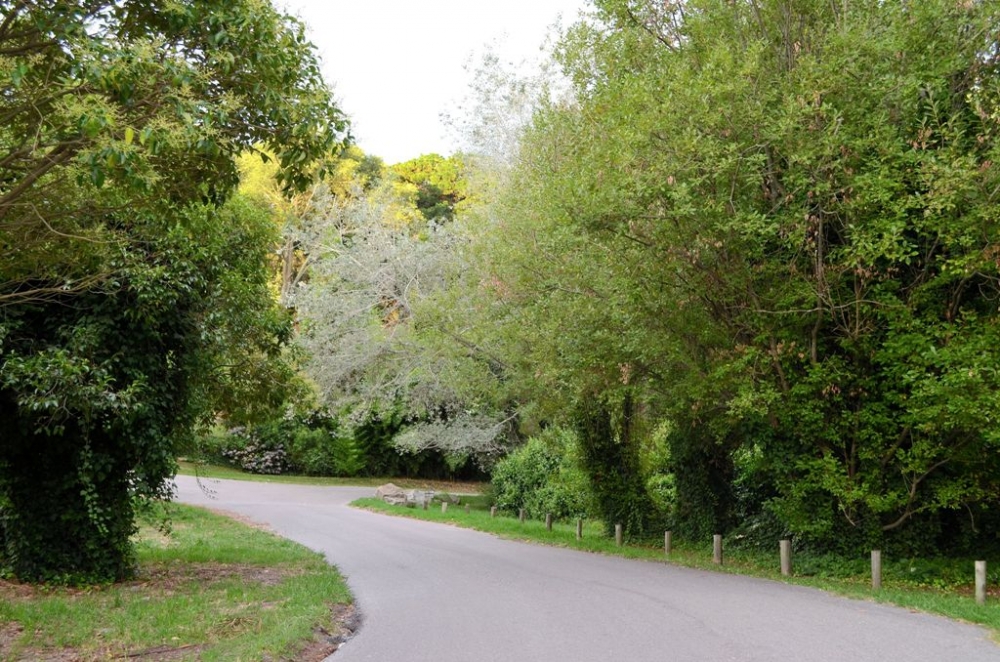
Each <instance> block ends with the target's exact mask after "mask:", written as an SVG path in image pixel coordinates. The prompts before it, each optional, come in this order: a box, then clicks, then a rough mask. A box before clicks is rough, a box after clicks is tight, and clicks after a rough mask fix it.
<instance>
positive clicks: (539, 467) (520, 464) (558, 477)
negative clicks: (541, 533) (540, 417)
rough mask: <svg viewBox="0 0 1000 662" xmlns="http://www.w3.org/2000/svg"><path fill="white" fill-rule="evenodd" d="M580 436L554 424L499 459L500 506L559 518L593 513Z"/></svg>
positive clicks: (496, 484) (496, 483)
mask: <svg viewBox="0 0 1000 662" xmlns="http://www.w3.org/2000/svg"><path fill="white" fill-rule="evenodd" d="M577 462H578V449H577V448H576V438H575V436H574V435H573V433H572V432H571V431H568V430H565V429H562V428H550V429H548V430H546V431H544V432H543V433H541V434H540V435H538V436H535V437H532V438H531V439H529V440H528V442H527V443H526V444H524V445H523V446H521V447H520V448H518V449H516V450H514V451H513V452H512V453H510V454H509V455H508V456H507V457H505V458H504V459H502V460H500V461H499V462H497V464H496V466H495V467H494V468H493V477H492V491H493V495H494V500H495V503H496V505H497V507H498V508H499V509H501V510H503V511H506V512H511V513H515V512H517V511H518V510H520V509H521V508H524V509H525V512H526V514H527V515H528V516H529V517H533V518H542V517H544V516H545V515H546V514H547V513H551V514H552V516H553V517H555V518H557V519H564V518H571V517H585V516H588V515H590V514H591V511H592V508H591V495H590V491H589V489H588V486H587V478H586V476H585V475H584V474H583V472H582V471H581V470H580V469H579V466H578V464H577Z"/></svg>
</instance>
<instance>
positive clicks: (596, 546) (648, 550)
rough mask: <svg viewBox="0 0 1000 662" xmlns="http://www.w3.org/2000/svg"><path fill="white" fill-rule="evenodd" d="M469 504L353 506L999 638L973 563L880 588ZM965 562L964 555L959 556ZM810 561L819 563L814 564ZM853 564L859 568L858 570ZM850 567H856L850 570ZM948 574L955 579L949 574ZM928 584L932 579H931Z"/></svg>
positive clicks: (863, 577) (994, 601)
mask: <svg viewBox="0 0 1000 662" xmlns="http://www.w3.org/2000/svg"><path fill="white" fill-rule="evenodd" d="M469 503H470V506H471V509H470V512H469V513H466V512H465V508H464V504H463V505H459V506H449V507H448V511H447V512H446V513H442V512H441V508H440V506H438V505H437V504H434V505H433V506H431V507H430V508H429V509H428V510H423V509H420V508H407V507H403V506H391V505H388V504H386V503H384V502H383V501H381V500H379V499H374V498H372V499H359V500H357V501H355V502H354V503H353V504H352V505H355V506H357V507H360V508H365V509H367V510H373V511H376V512H382V513H386V514H390V515H396V516H404V517H410V518H414V519H421V520H426V521H434V522H447V523H450V524H454V525H456V526H462V527H466V528H471V529H476V530H479V531H485V532H488V533H493V534H496V535H499V536H502V537H504V538H510V539H513V540H523V541H529V542H536V543H542V544H547V545H557V546H560V547H568V548H572V549H579V550H583V551H588V552H595V553H601V554H612V555H616V556H624V557H627V558H634V559H642V560H646V561H655V562H659V563H672V564H676V565H681V566H685V567H690V568H700V569H702V570H711V571H716V572H725V573H731V574H740V575H750V576H754V577H762V578H766V579H773V580H776V581H783V582H787V583H790V584H799V585H803V586H811V587H814V588H819V589H822V590H826V591H830V592H833V593H838V594H840V595H844V596H848V597H852V598H859V599H865V600H874V601H877V602H884V603H889V604H895V605H899V606H901V607H906V608H908V609H917V610H920V611H925V612H929V613H933V614H939V615H942V616H946V617H949V618H954V619H958V620H962V621H966V622H969V623H977V624H980V625H984V626H986V627H987V628H989V629H990V630H992V634H993V637H994V639H996V640H998V641H1000V593H997V592H996V590H995V589H994V591H993V593H991V596H990V598H991V599H990V600H988V601H987V603H986V604H985V605H977V604H976V602H975V600H974V598H973V597H972V562H971V561H969V562H968V564H967V565H968V583H967V584H957V583H952V584H950V585H949V587H948V588H947V589H941V588H935V587H934V586H933V585H932V584H933V582H924V583H921V582H918V581H915V580H914V579H912V578H909V577H907V576H906V573H907V572H910V571H911V568H912V567H913V564H916V563H917V562H916V561H907V562H898V563H896V564H890V565H889V566H888V567H886V568H884V571H885V572H884V573H883V580H882V586H883V588H882V590H881V591H877V592H875V591H872V590H871V584H870V577H869V575H868V574H867V573H868V571H867V566H865V565H863V564H843V568H842V569H841V571H840V573H839V574H840V575H841V576H837V577H831V576H819V574H813V575H809V576H805V575H802V574H796V575H794V576H792V577H783V576H782V575H781V573H780V569H779V567H778V565H779V564H778V545H777V543H775V545H774V554H773V555H768V554H766V553H764V552H761V551H753V550H743V549H734V550H726V552H725V554H724V564H723V565H721V566H719V565H716V564H714V563H713V562H712V543H711V541H707V542H706V543H705V544H693V543H691V542H688V541H678V540H676V539H675V540H674V541H673V545H672V550H671V554H670V557H669V558H667V557H666V555H665V554H664V550H663V547H662V542H659V543H658V544H656V545H653V544H646V545H644V544H626V545H625V546H623V547H618V546H617V545H616V544H615V541H614V539H613V537H609V536H608V535H607V534H606V532H605V530H604V527H603V525H602V524H601V523H599V522H593V521H588V522H585V523H584V532H583V538H582V540H577V539H576V523H575V522H555V523H554V524H553V526H552V531H548V530H546V528H545V523H544V522H540V521H532V520H528V521H525V522H523V523H522V522H520V521H519V520H518V519H517V518H516V517H510V516H501V515H499V514H498V515H497V517H490V514H489V505H488V503H487V500H486V498H485V497H479V498H476V499H472V500H469ZM793 561H794V563H793V566H794V565H795V563H797V564H798V565H800V566H801V567H802V568H806V569H807V570H808V571H810V572H816V571H815V570H809V568H810V559H808V557H802V558H796V559H794V560H793ZM963 563H964V562H963ZM812 565H813V566H817V565H818V564H816V563H813V564H812ZM858 567H863V568H865V569H864V570H863V571H861V572H859V571H858V570H857V568H858ZM852 568H854V570H853V572H852V570H851V569H852ZM996 580H997V575H996V573H995V571H991V584H992V585H993V586H994V587H995V585H996ZM950 581H954V580H950ZM929 584H930V585H929Z"/></svg>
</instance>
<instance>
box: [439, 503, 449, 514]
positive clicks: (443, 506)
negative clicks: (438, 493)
mask: <svg viewBox="0 0 1000 662" xmlns="http://www.w3.org/2000/svg"><path fill="white" fill-rule="evenodd" d="M441 512H442V513H446V512H448V502H447V501H442V502H441Z"/></svg>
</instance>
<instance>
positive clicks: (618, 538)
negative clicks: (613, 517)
mask: <svg viewBox="0 0 1000 662" xmlns="http://www.w3.org/2000/svg"><path fill="white" fill-rule="evenodd" d="M615 544H616V545H618V546H619V547H621V546H622V525H621V524H615Z"/></svg>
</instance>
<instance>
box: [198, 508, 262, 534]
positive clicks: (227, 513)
mask: <svg viewBox="0 0 1000 662" xmlns="http://www.w3.org/2000/svg"><path fill="white" fill-rule="evenodd" d="M203 507H204V506H203ZM204 508H205V510H209V511H211V512H213V513H215V514H216V515H222V516H223V517H228V518H229V519H231V520H235V521H237V522H239V523H240V524H243V525H245V526H248V527H250V528H251V529H257V530H258V531H266V532H267V533H274V529H272V528H271V527H270V526H268V525H267V524H261V523H260V522H255V521H254V520H252V519H250V518H249V517H247V516H246V515H241V514H240V513H235V512H233V511H231V510H225V509H223V508H211V507H204Z"/></svg>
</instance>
